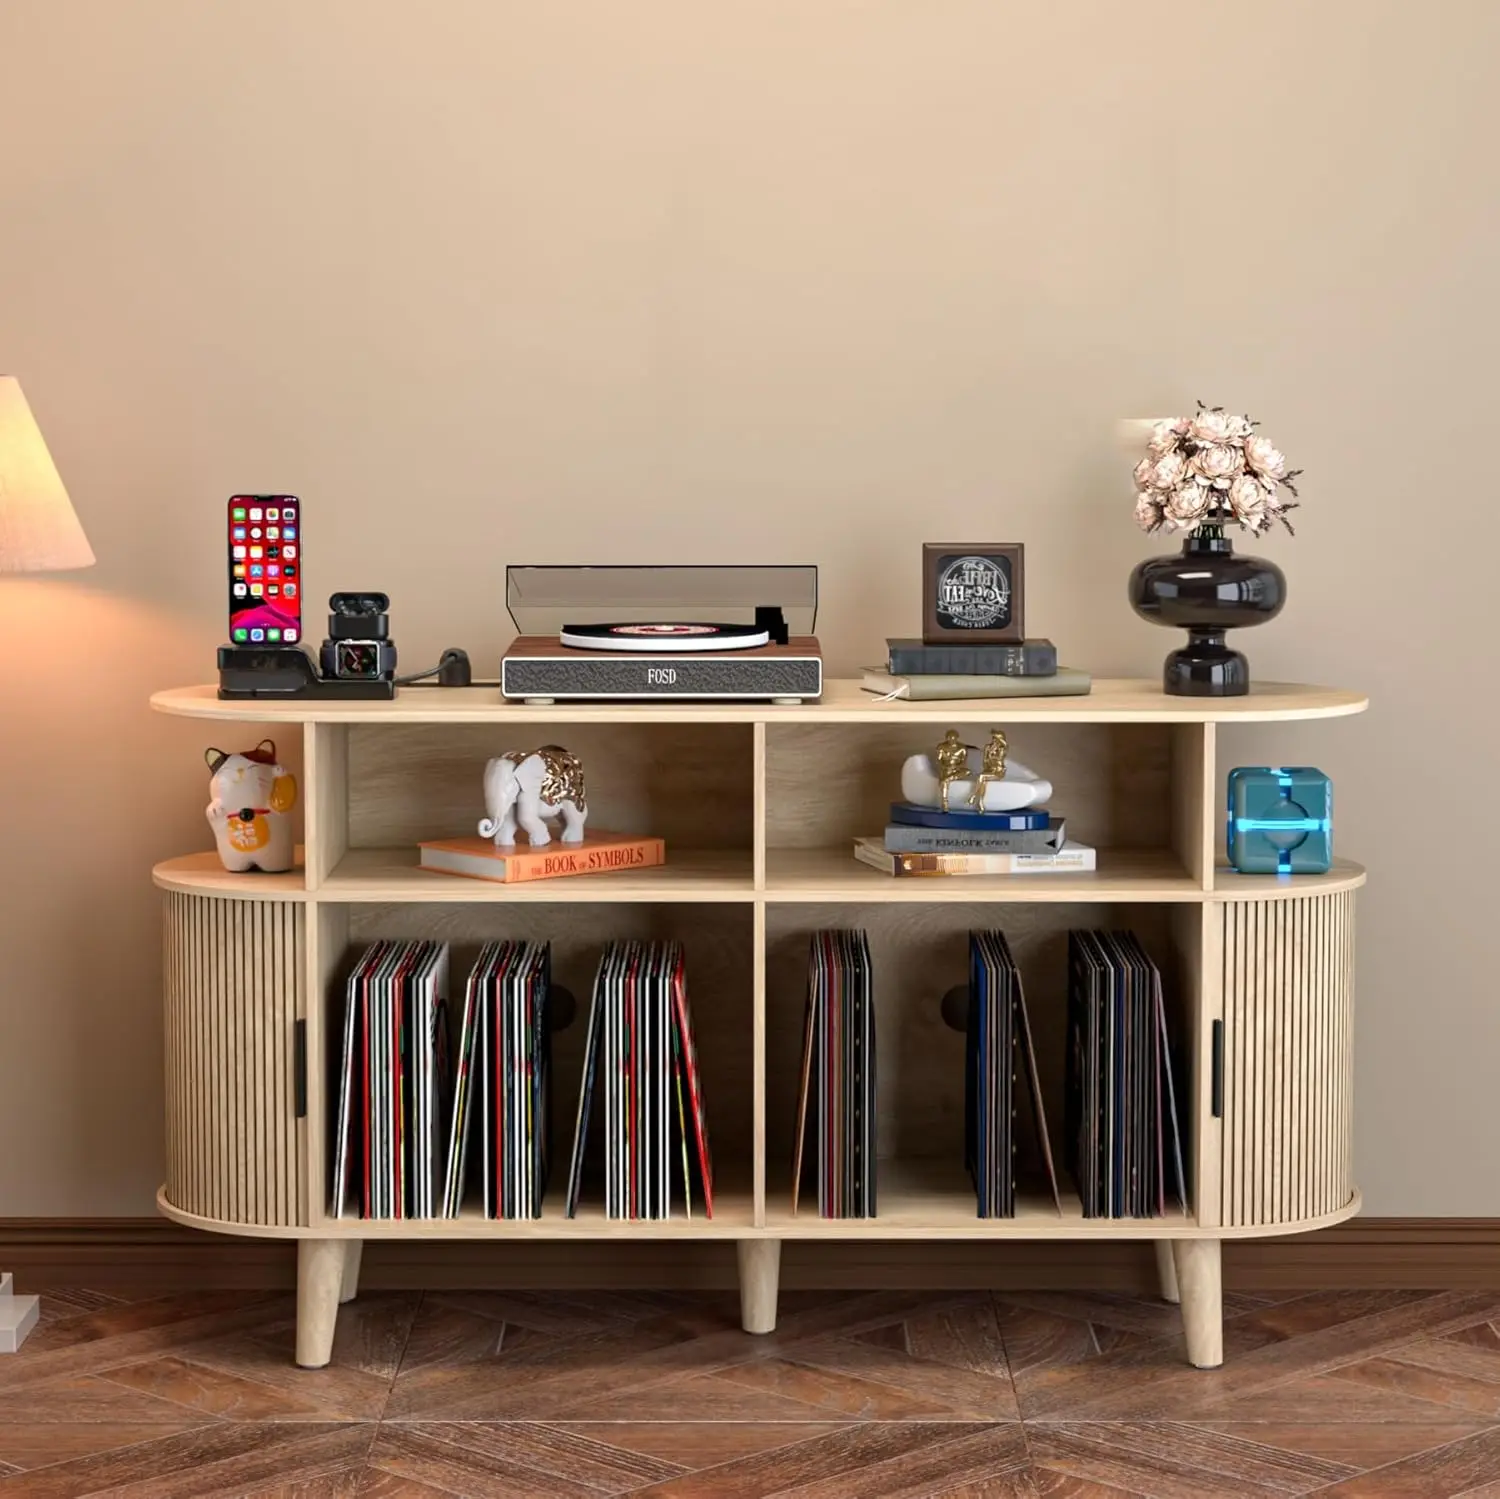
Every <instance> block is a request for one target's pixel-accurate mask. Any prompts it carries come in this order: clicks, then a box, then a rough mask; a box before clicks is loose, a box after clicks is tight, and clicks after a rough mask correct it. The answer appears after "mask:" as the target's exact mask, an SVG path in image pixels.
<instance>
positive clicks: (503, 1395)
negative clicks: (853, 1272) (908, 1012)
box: [0, 1291, 1500, 1499]
mask: <svg viewBox="0 0 1500 1499" xmlns="http://www.w3.org/2000/svg"><path fill="white" fill-rule="evenodd" d="M1226 1311H1227V1316H1228V1321H1227V1324H1226V1331H1225V1345H1226V1354H1227V1362H1226V1364H1225V1367H1224V1368H1223V1369H1222V1370H1219V1371H1216V1372H1212V1373H1204V1372H1200V1371H1196V1370H1193V1369H1190V1368H1188V1367H1187V1366H1186V1364H1185V1363H1184V1362H1183V1359H1182V1349H1181V1336H1180V1333H1179V1329H1178V1321H1177V1313H1176V1311H1175V1309H1174V1308H1171V1307H1167V1306H1163V1305H1161V1304H1158V1303H1155V1302H1150V1301H1142V1300H1134V1299H1131V1298H1128V1297H1113V1296H1098V1297H1088V1296H1069V1295H1043V1294H1036V1295H1004V1296H1002V1295H990V1294H988V1293H984V1292H969V1293H964V1294H951V1295H942V1294H932V1293H915V1292H882V1293H851V1294H842V1295H841V1294H836V1293H823V1292H817V1293H813V1292H807V1293H792V1294H788V1295H784V1296H783V1297H782V1305H781V1322H780V1327H779V1329H778V1331H777V1332H776V1333H775V1334H773V1335H772V1336H770V1337H765V1338H752V1337H748V1336H746V1335H745V1334H743V1333H741V1332H740V1331H739V1330H738V1326H737V1320H736V1305H735V1301H734V1298H733V1297H732V1296H727V1295H726V1296H704V1295H691V1296H689V1295H674V1294H669V1293H662V1294H656V1293H624V1294H621V1293H612V1294H610V1293H606V1294H597V1295H576V1294H564V1293H546V1294H542V1293H535V1292H512V1293H452V1294H437V1293H428V1294H426V1295H417V1294H411V1295H392V1294H387V1295H370V1296H366V1297H362V1298H361V1299H360V1300H359V1301H357V1302H355V1303H354V1304H353V1305H351V1306H348V1307H345V1308H344V1310H343V1312H342V1314H341V1316H340V1319H339V1333H338V1341H337V1344H336V1347H335V1352H334V1362H333V1364H332V1366H331V1367H329V1368H328V1369H325V1370H319V1371H316V1372H309V1371H303V1370H298V1369H296V1368H294V1367H293V1365H292V1359H291V1350H292V1305H291V1301H290V1298H288V1297H286V1296H281V1295H276V1296H260V1297H257V1296H249V1295H244V1294H236V1293H227V1294H219V1293H215V1294H211V1295H183V1296H177V1297H172V1298H168V1299H162V1300H151V1301H137V1302H126V1301H121V1300H118V1299H116V1298H113V1297H109V1296H104V1295H99V1294H95V1293H89V1292H73V1293H63V1294H60V1295H57V1296H49V1297H47V1298H45V1300H44V1303H43V1322H42V1325H41V1326H40V1327H39V1328H38V1329H37V1331H36V1332H35V1333H33V1334H32V1336H31V1338H30V1340H29V1341H28V1343H27V1344H26V1346H25V1348H24V1349H23V1350H22V1352H21V1353H20V1354H19V1355H17V1356H15V1357H12V1358H3V1359H0V1499H5V1496H9V1495H34V1496H37V1499H70V1496H75V1495H94V1494H129V1495H140V1496H152V1499H157V1496H160V1499H171V1496H181V1495H207V1494H224V1495H235V1496H250V1495H255V1496H264V1495H272V1494H288V1495H297V1496H302V1499H314V1496H319V1499H321V1496H325V1495H327V1496H332V1495H347V1496H351V1499H353V1496H372V1499H397V1496H406V1495H410V1496H414V1499H441V1496H444V1495H466V1496H469V1495H472V1496H488V1495H497V1496H498V1495H505V1496H510V1495H517V1496H527V1499H532V1496H537V1499H541V1496H578V1499H585V1496H599V1495H618V1494H632V1495H633V1494H650V1495H655V1496H661V1499H668V1496H671V1499H687V1496H725V1499H736V1496H743V1499H759V1496H763V1495H773V1494H795V1495H797V1496H799V1499H825V1496H827V1499H831V1496H836V1495H851V1496H857V1499H879V1496H887V1499H896V1496H908V1499H918V1496H920V1499H938V1496H944V1499H958V1496H974V1499H979V1496H983V1499H1002V1496H1012V1495H1028V1496H1037V1499H1042V1496H1046V1499H1085V1496H1099V1499H1123V1496H1127V1495H1142V1494H1144V1495H1161V1496H1172V1499H1178V1496H1181V1499H1207V1496H1213V1495H1233V1496H1245V1495H1260V1494H1278V1495H1281V1494H1286V1495H1292V1494H1310V1493H1317V1494H1325V1495H1337V1496H1356V1495H1366V1496H1382V1499H1383V1496H1398V1495H1399V1496H1414V1499H1445V1496H1452V1495H1459V1494H1463V1495H1469V1496H1474V1499H1477V1496H1480V1495H1488V1496H1500V1296H1496V1295H1493V1294H1489V1293H1458V1292H1446V1293H1436V1292H1353V1291H1350V1292H1332V1293H1328V1294H1319V1295H1304V1296H1297V1297H1286V1298H1272V1297H1256V1296H1245V1295H1238V1296H1231V1297H1230V1298H1229V1301H1228V1305H1227V1308H1226Z"/></svg>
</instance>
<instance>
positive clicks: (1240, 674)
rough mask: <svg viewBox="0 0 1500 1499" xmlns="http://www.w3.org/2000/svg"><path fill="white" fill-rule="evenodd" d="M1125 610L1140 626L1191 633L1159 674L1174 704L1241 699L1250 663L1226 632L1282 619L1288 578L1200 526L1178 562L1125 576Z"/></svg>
mask: <svg viewBox="0 0 1500 1499" xmlns="http://www.w3.org/2000/svg"><path fill="white" fill-rule="evenodd" d="M1130 602H1131V605H1132V606H1133V607H1134V609H1135V612H1136V613H1137V614H1139V615H1140V616H1141V618H1142V619H1149V620H1151V621H1152V622H1153V623H1155V624H1159V625H1177V626H1180V627H1181V628H1182V629H1185V630H1186V631H1187V632H1188V641H1187V644H1186V645H1185V646H1183V647H1182V649H1181V650H1176V651H1173V652H1172V654H1171V655H1170V656H1168V657H1167V659H1166V662H1165V664H1164V665H1163V667H1162V690H1163V691H1164V692H1169V693H1172V694H1173V695H1174V696H1177V697H1238V696H1240V695H1241V694H1243V693H1246V692H1248V691H1249V690H1250V663H1249V662H1248V661H1246V660H1245V658H1244V656H1243V655H1241V654H1240V652H1239V651H1236V650H1232V649H1230V647H1229V646H1228V645H1226V644H1225V641H1224V632H1225V631H1226V630H1232V629H1243V628H1244V627H1245V626H1246V625H1260V624H1264V623H1265V622H1266V621H1267V620H1268V619H1274V618H1275V617H1276V616H1277V615H1278V614H1280V613H1281V606H1282V605H1283V604H1284V603H1285V602H1286V578H1285V576H1284V575H1283V573H1282V571H1281V569H1280V568H1279V567H1277V566H1276V564H1275V563H1274V562H1267V561H1266V560H1265V558H1264V557H1237V556H1235V552H1234V544H1233V543H1232V542H1231V541H1230V540H1229V538H1228V537H1227V536H1225V535H1224V531H1223V528H1222V527H1220V526H1217V525H1208V526H1199V527H1198V529H1197V530H1196V531H1194V532H1193V534H1192V535H1191V536H1189V537H1188V538H1187V539H1186V540H1185V541H1184V542H1183V543H1182V551H1181V553H1180V554H1179V555H1177V556H1175V557H1152V558H1150V559H1149V560H1148V561H1145V562H1142V563H1141V564H1139V566H1137V567H1136V569H1135V571H1134V572H1133V573H1131V575H1130Z"/></svg>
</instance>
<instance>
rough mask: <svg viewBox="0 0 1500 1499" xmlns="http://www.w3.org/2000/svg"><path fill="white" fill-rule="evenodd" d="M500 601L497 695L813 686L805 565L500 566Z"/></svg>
mask: <svg viewBox="0 0 1500 1499" xmlns="http://www.w3.org/2000/svg"><path fill="white" fill-rule="evenodd" d="M505 602H506V608H507V609H508V610H509V611H510V617H511V619H512V620H513V621H514V622H515V626H516V629H517V631H519V632H520V633H519V634H518V636H517V638H516V639H515V640H514V641H512V642H511V645H510V649H509V650H507V651H506V653H505V655H504V656H503V657H502V658H501V662H500V695H501V696H502V697H504V698H507V699H520V700H521V701H523V702H528V703H552V702H559V701H569V702H572V701H577V700H579V699H593V698H648V699H674V698H675V699H698V700H715V699H731V698H738V699H745V698H750V699H761V700H769V701H771V702H775V703H780V702H785V703H800V702H805V701H807V700H808V699H809V698H817V697H820V696H821V695H822V692H823V657H822V654H821V652H820V651H819V649H818V642H817V639H816V637H815V636H814V635H813V633H812V630H813V625H814V623H815V621H816V618H817V612H818V570H817V568H816V567H812V566H794V567H783V566H771V567H734V566H729V567H507V568H506V570H505ZM793 631H796V632H798V633H795V634H794V633H793Z"/></svg>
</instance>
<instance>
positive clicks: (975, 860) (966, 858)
mask: <svg viewBox="0 0 1500 1499" xmlns="http://www.w3.org/2000/svg"><path fill="white" fill-rule="evenodd" d="M854 857H855V858H856V859H858V860H859V861H860V863H861V864H868V865H869V866H870V867H871V868H872V869H878V870H880V872H881V873H882V874H891V875H915V876H918V877H921V876H932V875H973V874H1086V873H1089V872H1090V871H1092V870H1093V869H1094V868H1095V867H1096V860H1097V852H1096V850H1094V849H1093V848H1091V847H1090V846H1089V845H1088V844H1086V843H1074V842H1072V841H1071V840H1070V841H1069V842H1067V843H1065V844H1063V846H1062V847H1061V848H1060V849H1058V850H1057V851H1056V852H1055V853H1050V854H893V853H889V852H887V850H886V847H885V843H884V841H883V840H882V839H880V838H856V839H855V840H854Z"/></svg>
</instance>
